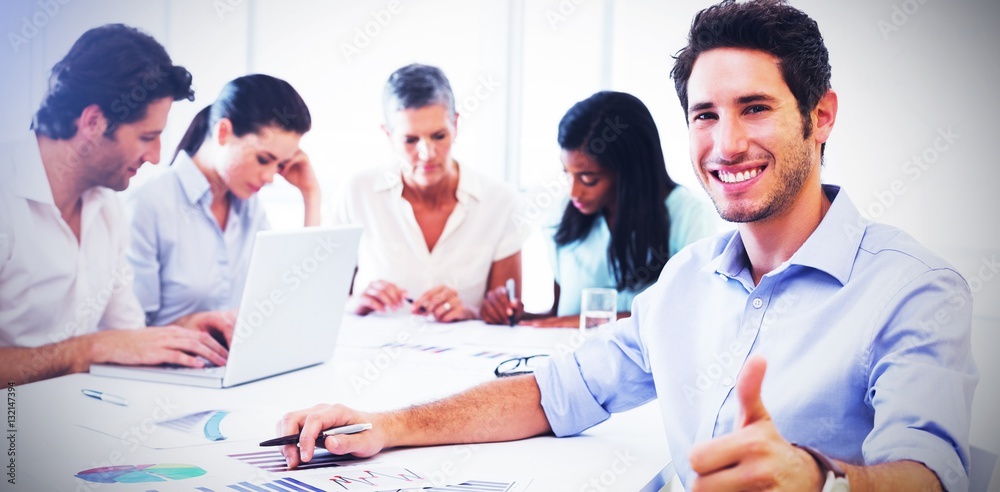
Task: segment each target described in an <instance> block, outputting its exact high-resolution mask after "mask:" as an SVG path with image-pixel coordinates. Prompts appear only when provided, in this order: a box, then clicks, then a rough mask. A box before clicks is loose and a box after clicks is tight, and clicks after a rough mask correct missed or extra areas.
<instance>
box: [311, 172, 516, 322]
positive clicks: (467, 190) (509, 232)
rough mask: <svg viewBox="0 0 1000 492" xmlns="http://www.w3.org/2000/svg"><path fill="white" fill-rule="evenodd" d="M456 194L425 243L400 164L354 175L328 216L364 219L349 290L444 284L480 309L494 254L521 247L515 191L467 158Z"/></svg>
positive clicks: (413, 289)
mask: <svg viewBox="0 0 1000 492" xmlns="http://www.w3.org/2000/svg"><path fill="white" fill-rule="evenodd" d="M455 195H456V197H457V199H458V204H456V205H455V210H454V211H452V213H451V215H450V216H448V221H447V222H446V223H445V227H444V231H443V232H442V233H441V237H440V239H438V241H437V243H436V244H435V245H434V249H433V250H428V249H427V242H426V241H425V240H424V235H423V233H422V232H421V230H420V226H419V225H418V224H417V219H416V217H415V216H414V215H413V207H411V206H410V202H408V201H406V199H405V198H403V180H402V177H401V175H400V171H399V168H398V167H394V166H388V167H378V168H375V169H371V170H368V171H365V172H362V173H360V174H359V175H357V176H355V177H353V178H352V179H351V180H350V181H349V182H348V183H347V186H345V188H344V192H343V193H341V195H340V201H339V202H338V204H337V206H336V207H335V209H334V211H333V213H332V219H331V220H332V221H333V222H334V223H335V224H358V225H361V226H363V227H364V233H363V234H362V236H361V247H360V251H359V253H358V274H357V277H356V278H355V280H354V293H355V294H358V293H360V292H361V291H362V290H364V289H365V288H366V287H367V286H368V284H369V283H371V282H372V281H374V280H386V281H389V282H392V283H394V284H396V285H397V286H399V287H400V288H402V289H405V290H406V292H407V295H408V296H410V297H412V298H414V299H416V298H418V297H420V296H421V295H422V294H423V293H424V292H426V291H428V290H430V289H431V288H434V287H437V286H439V285H446V286H448V287H451V288H453V289H455V290H456V291H457V292H458V296H459V298H460V299H461V300H462V303H463V304H464V305H465V307H467V308H470V309H472V310H473V312H476V313H478V311H479V306H480V305H481V304H482V301H483V296H484V295H485V293H486V287H487V281H488V277H489V273H490V267H491V266H492V265H493V262H495V261H498V260H502V259H504V258H506V257H508V256H511V255H513V254H514V253H517V252H519V251H521V243H522V242H523V240H524V237H523V234H522V231H521V230H520V228H518V227H517V224H516V223H515V221H514V219H515V213H516V210H517V207H518V201H517V195H516V193H514V191H513V190H511V189H509V188H507V187H506V186H504V185H503V184H501V183H498V182H496V181H493V180H490V179H489V178H487V177H485V176H482V175H480V174H478V173H476V172H475V171H473V170H472V169H469V168H468V167H467V166H461V168H460V172H459V180H458V190H457V191H456V193H455Z"/></svg>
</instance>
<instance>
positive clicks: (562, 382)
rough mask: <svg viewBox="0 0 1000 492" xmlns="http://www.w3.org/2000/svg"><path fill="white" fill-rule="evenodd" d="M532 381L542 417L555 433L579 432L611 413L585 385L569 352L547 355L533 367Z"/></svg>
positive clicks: (599, 421)
mask: <svg viewBox="0 0 1000 492" xmlns="http://www.w3.org/2000/svg"><path fill="white" fill-rule="evenodd" d="M535 382H536V383H537V384H538V390H539V392H540V393H541V395H542V409H543V410H544V411H545V418H546V419H548V421H549V427H551V428H552V432H553V433H555V435H556V436H558V437H564V436H572V435H575V434H579V433H580V432H583V431H584V430H586V429H589V428H591V427H593V426H595V425H597V424H599V423H601V422H604V421H605V420H607V419H608V417H610V416H611V414H610V413H609V412H608V411H607V410H605V409H604V407H602V406H601V404H600V403H598V402H597V400H595V399H594V395H593V394H591V392H590V389H589V388H587V383H586V382H585V381H584V380H583V375H582V374H581V373H580V366H579V365H578V364H577V362H576V357H575V356H574V355H573V354H566V355H562V356H554V357H550V358H549V363H548V364H543V365H541V366H540V367H538V368H537V369H535Z"/></svg>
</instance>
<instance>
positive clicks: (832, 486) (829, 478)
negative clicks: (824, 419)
mask: <svg viewBox="0 0 1000 492" xmlns="http://www.w3.org/2000/svg"><path fill="white" fill-rule="evenodd" d="M792 446H795V447H797V448H799V449H801V450H803V451H805V452H807V453H809V454H810V455H812V457H813V459H814V460H816V464H817V465H819V472H820V474H821V475H822V476H824V477H826V481H825V482H824V483H823V489H822V492H850V491H851V482H849V481H848V480H847V474H846V473H844V470H843V469H842V468H840V467H839V466H837V464H836V463H834V462H833V460H831V459H830V458H827V457H826V455H824V454H823V453H821V452H819V451H818V450H816V449H813V448H811V447H809V446H803V445H801V444H795V443H792Z"/></svg>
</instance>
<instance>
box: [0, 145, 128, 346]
mask: <svg viewBox="0 0 1000 492" xmlns="http://www.w3.org/2000/svg"><path fill="white" fill-rule="evenodd" d="M81 198H82V200H83V209H82V212H81V216H80V240H79V241H77V238H76V236H75V235H74V234H73V231H72V230H70V228H69V225H67V224H66V222H65V221H64V220H63V218H62V214H61V213H60V212H59V209H58V208H56V206H55V202H54V200H53V198H52V188H51V186H49V180H48V177H47V176H46V174H45V168H44V167H43V166H42V157H41V154H40V152H39V149H38V142H37V140H36V139H35V138H34V134H31V137H30V138H28V139H25V140H22V141H17V142H13V143H10V144H4V145H3V146H0V347H38V346H41V345H45V344H49V343H54V342H59V341H62V340H65V339H67V338H71V337H75V336H79V335H84V334H87V333H93V332H95V331H97V330H104V329H117V328H138V327H142V326H145V323H144V315H143V312H142V308H141V307H140V306H139V301H138V300H137V299H136V297H135V294H134V293H133V292H132V279H133V277H134V275H133V272H132V268H131V267H130V266H129V264H128V262H127V261H126V260H125V252H126V249H127V248H128V224H127V223H126V222H125V215H124V212H123V209H122V206H121V203H120V202H119V201H118V197H117V195H115V193H114V192H113V191H111V190H110V189H107V188H103V187H94V188H91V189H89V190H87V191H86V192H84V193H83V196H82V197H81Z"/></svg>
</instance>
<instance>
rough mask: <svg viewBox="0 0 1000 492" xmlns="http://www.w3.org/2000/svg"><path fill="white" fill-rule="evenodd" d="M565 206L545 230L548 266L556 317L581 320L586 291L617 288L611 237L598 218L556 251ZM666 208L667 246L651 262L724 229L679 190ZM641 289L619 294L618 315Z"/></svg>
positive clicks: (706, 206)
mask: <svg viewBox="0 0 1000 492" xmlns="http://www.w3.org/2000/svg"><path fill="white" fill-rule="evenodd" d="M567 203H569V198H568V197H567V198H566V199H565V200H564V201H563V203H562V205H561V206H559V207H557V208H556V209H555V210H554V212H555V213H554V214H553V216H552V219H551V220H550V223H549V226H548V227H546V229H545V232H546V236H547V238H548V246H549V264H550V265H551V266H552V273H553V276H554V278H555V281H556V283H558V284H559V292H560V293H559V305H558V306H557V310H556V315H557V316H567V315H571V314H579V313H580V296H581V294H582V293H583V289H585V288H588V287H606V288H609V289H615V288H616V287H617V282H616V281H615V277H614V274H613V272H612V271H611V265H610V264H609V263H608V245H609V244H610V243H611V231H610V230H609V229H608V223H607V222H606V221H605V220H604V216H603V215H600V216H598V217H597V220H595V221H594V225H593V227H592V228H591V229H590V234H588V235H587V237H585V238H583V239H582V240H579V241H575V242H573V243H570V244H566V245H563V246H557V245H556V244H555V241H553V240H552V237H553V236H554V235H555V232H556V230H557V229H558V228H559V221H560V219H561V218H562V213H563V211H564V210H565V208H566V204H567ZM664 206H666V207H667V213H668V214H670V241H669V244H668V245H667V251H662V249H661V250H660V251H657V253H656V254H654V257H653V258H651V260H652V261H657V260H659V261H666V260H667V258H669V257H672V256H674V255H675V254H676V253H677V252H678V251H680V250H681V249H683V248H684V247H685V246H687V245H688V244H691V243H693V242H695V241H697V240H699V239H702V238H705V237H708V236H711V235H714V234H716V233H718V232H721V231H722V230H723V229H724V224H725V223H724V222H723V221H722V219H720V218H719V214H718V213H716V211H715V208H714V207H713V206H712V204H711V202H709V201H708V198H707V197H706V198H702V197H700V196H697V195H695V194H694V193H692V192H691V190H689V189H687V188H685V187H683V186H680V185H678V186H677V187H676V188H674V190H673V191H671V192H670V195H668V196H667V199H666V201H665V202H664ZM657 257H659V258H657ZM642 273H644V272H643V271H639V272H638V274H637V276H638V277H639V280H640V281H644V284H645V285H649V284H651V283H653V282H654V281H656V279H655V278H652V277H650V278H646V279H643V278H642V277H641V274H642ZM644 288H645V287H643V288H641V289H625V290H622V291H618V311H619V312H623V311H628V310H630V309H631V306H632V299H634V298H635V296H636V295H637V294H639V292H642V290H643V289H644Z"/></svg>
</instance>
